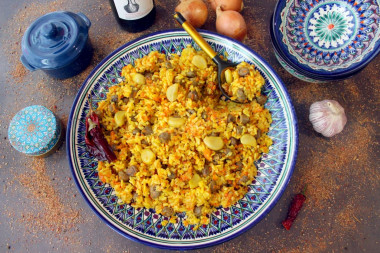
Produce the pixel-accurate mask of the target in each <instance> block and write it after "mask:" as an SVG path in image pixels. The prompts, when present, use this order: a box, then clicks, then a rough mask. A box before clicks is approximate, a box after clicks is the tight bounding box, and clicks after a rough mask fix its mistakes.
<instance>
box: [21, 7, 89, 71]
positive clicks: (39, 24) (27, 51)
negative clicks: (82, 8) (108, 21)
mask: <svg viewBox="0 0 380 253" xmlns="http://www.w3.org/2000/svg"><path fill="white" fill-rule="evenodd" d="M90 26H91V22H90V20H89V19H88V18H87V17H86V16H85V15H84V14H82V13H78V14H75V13H72V12H66V11H60V12H52V13H48V14H46V15H44V16H42V17H40V18H38V19H37V20H35V21H34V22H33V23H32V24H31V25H30V26H29V27H28V29H27V30H26V32H25V34H24V36H23V38H22V42H21V48H22V56H21V61H22V63H23V64H24V65H25V67H27V68H28V69H29V70H31V71H33V70H36V69H56V68H60V67H63V66H65V65H67V64H70V63H71V62H72V61H73V60H75V58H76V57H77V56H78V55H79V53H80V52H81V51H82V49H83V48H84V46H85V44H86V41H87V38H88V29H89V27H90Z"/></svg>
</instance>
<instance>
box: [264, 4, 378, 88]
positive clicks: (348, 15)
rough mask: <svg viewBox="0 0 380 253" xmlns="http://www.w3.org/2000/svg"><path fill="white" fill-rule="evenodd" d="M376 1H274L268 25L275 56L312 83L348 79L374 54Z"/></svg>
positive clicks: (376, 43)
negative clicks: (274, 4) (312, 80)
mask: <svg viewBox="0 0 380 253" xmlns="http://www.w3.org/2000/svg"><path fill="white" fill-rule="evenodd" d="M379 6H380V1H363V0H355V1H343V0H325V1H318V0H288V1H286V0H280V1H278V3H277V5H276V8H275V11H274V14H273V17H272V21H271V22H272V24H271V33H272V34H271V36H272V43H273V46H274V47H275V50H276V53H277V55H279V56H280V57H281V59H282V60H283V62H284V63H286V65H287V66H289V67H290V68H292V69H293V70H294V71H296V73H298V74H299V75H303V76H306V77H307V78H311V79H314V80H317V81H321V80H322V81H331V80H340V79H345V78H348V77H350V76H352V75H355V74H357V73H358V72H359V71H361V70H362V69H364V67H365V66H366V65H367V64H368V63H369V62H370V61H371V60H373V59H374V58H375V57H376V56H377V55H378V54H379V52H380V17H379V16H378V14H379Z"/></svg>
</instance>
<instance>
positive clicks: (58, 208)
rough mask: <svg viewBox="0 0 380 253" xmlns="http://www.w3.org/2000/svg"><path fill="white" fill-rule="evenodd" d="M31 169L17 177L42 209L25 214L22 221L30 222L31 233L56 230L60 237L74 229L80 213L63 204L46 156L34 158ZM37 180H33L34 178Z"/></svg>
mask: <svg viewBox="0 0 380 253" xmlns="http://www.w3.org/2000/svg"><path fill="white" fill-rule="evenodd" d="M32 159H33V160H32V161H31V164H30V168H31V171H27V172H26V173H22V174H20V175H18V176H17V177H16V178H17V179H18V180H19V182H20V184H21V185H22V186H23V187H24V189H25V190H26V193H27V194H28V195H30V196H28V197H29V198H33V199H34V200H35V201H37V202H38V203H39V205H38V206H39V208H40V210H39V212H38V213H35V212H27V213H25V214H23V217H22V218H21V220H20V221H21V222H22V223H25V224H27V225H28V226H26V228H27V230H29V231H28V232H30V233H31V234H34V235H38V234H40V233H46V234H49V233H53V234H55V235H56V236H57V237H59V236H60V235H61V234H62V233H66V232H68V231H70V230H72V229H73V228H74V227H75V226H76V225H77V224H78V223H79V222H81V219H80V213H79V211H78V210H73V209H72V208H71V207H69V206H66V205H64V204H63V203H62V200H61V199H60V197H59V196H58V193H57V191H56V189H55V188H54V187H53V185H52V184H51V179H50V177H49V176H48V174H47V173H48V172H47V167H46V161H45V159H44V158H32ZM31 179H33V180H31Z"/></svg>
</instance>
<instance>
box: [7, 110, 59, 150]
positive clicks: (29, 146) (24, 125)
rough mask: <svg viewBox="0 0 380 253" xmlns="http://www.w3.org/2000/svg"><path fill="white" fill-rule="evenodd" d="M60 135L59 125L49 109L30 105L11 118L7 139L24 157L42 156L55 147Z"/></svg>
mask: <svg viewBox="0 0 380 253" xmlns="http://www.w3.org/2000/svg"><path fill="white" fill-rule="evenodd" d="M61 133H62V129H61V124H60V122H59V121H58V119H57V118H56V117H55V115H54V114H53V113H52V112H51V111H50V110H49V109H47V108H46V107H44V106H41V105H32V106H29V107H26V108H24V109H22V110H21V111H19V112H18V113H17V114H16V115H15V116H14V117H13V119H12V121H11V123H10V125H9V129H8V138H9V141H10V142H11V144H12V146H13V147H14V148H15V149H16V150H18V151H20V152H22V153H24V154H26V155H31V156H42V155H45V154H46V153H48V152H49V151H51V150H52V149H53V148H54V147H55V146H56V144H57V143H58V142H59V140H60V137H61Z"/></svg>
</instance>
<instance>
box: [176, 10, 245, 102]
mask: <svg viewBox="0 0 380 253" xmlns="http://www.w3.org/2000/svg"><path fill="white" fill-rule="evenodd" d="M174 18H175V20H176V21H177V22H178V23H179V24H180V25H181V26H182V27H183V29H185V31H186V32H187V33H188V34H189V35H190V37H191V38H192V39H193V40H194V41H195V42H196V43H197V44H198V45H199V47H200V48H201V49H202V50H203V51H205V52H206V54H207V55H208V56H209V57H210V58H211V59H212V60H213V61H214V62H215V63H216V65H217V66H218V86H219V89H220V91H221V92H222V94H223V96H222V97H225V98H226V99H224V100H231V101H232V102H235V103H239V104H245V103H249V101H248V100H247V99H246V102H242V101H238V100H233V99H231V97H230V96H229V95H228V94H227V92H226V91H225V90H224V89H223V87H222V83H225V82H226V77H225V74H224V73H225V71H226V70H227V69H231V70H233V69H235V68H236V65H237V64H234V63H232V62H228V61H224V60H222V59H221V58H220V57H219V55H218V54H217V53H216V52H215V51H214V50H213V49H212V48H211V46H210V45H209V44H208V43H207V42H206V41H205V40H204V39H203V37H202V36H201V35H200V34H199V33H198V32H197V30H195V28H194V27H193V26H192V25H191V24H190V23H189V22H187V21H186V19H185V18H184V17H183V16H182V15H181V13H179V12H175V14H174Z"/></svg>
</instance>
